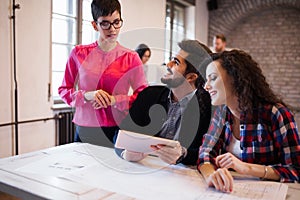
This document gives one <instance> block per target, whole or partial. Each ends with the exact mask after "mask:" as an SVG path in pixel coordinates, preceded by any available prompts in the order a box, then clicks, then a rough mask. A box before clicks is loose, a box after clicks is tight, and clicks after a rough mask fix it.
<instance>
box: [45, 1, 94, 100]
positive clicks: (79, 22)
mask: <svg viewBox="0 0 300 200" xmlns="http://www.w3.org/2000/svg"><path fill="white" fill-rule="evenodd" d="M70 1H72V2H75V5H76V6H75V8H76V12H75V15H74V16H71V15H66V14H62V13H57V12H54V11H53V0H51V50H50V51H51V72H50V73H51V86H50V88H51V89H50V95H49V97H51V98H52V99H53V105H57V104H65V103H64V101H63V100H62V99H61V98H60V97H59V96H54V95H53V93H54V90H55V89H57V88H53V85H55V84H54V79H53V77H54V75H53V73H60V72H62V71H60V70H56V69H55V70H54V66H53V53H52V50H53V45H64V46H69V47H67V51H68V56H69V55H70V53H71V51H72V49H73V48H74V47H75V46H76V45H78V44H82V41H83V39H82V37H83V23H84V22H87V21H89V20H87V19H84V18H83V2H84V1H86V0H69V2H70ZM89 12H90V10H89ZM56 16H61V17H67V18H70V19H74V20H75V30H74V31H75V33H73V31H71V32H69V33H68V36H70V35H71V34H76V36H75V42H74V44H73V43H72V42H71V43H70V42H69V41H68V42H67V43H60V42H54V41H53V34H52V30H53V23H52V22H53V18H55V17H56ZM69 30H70V29H69ZM93 37H95V38H96V36H93ZM67 59H68V57H67V58H66V60H65V62H67ZM64 68H65V65H64Z"/></svg>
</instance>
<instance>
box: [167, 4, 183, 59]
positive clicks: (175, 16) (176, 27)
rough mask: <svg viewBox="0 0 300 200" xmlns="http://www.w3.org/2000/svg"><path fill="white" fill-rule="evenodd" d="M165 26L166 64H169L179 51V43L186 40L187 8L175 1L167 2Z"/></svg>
mask: <svg viewBox="0 0 300 200" xmlns="http://www.w3.org/2000/svg"><path fill="white" fill-rule="evenodd" d="M165 24H166V25H165V27H166V41H165V49H166V50H165V63H167V62H168V61H169V60H170V59H171V58H172V57H173V56H174V53H176V52H177V51H178V50H179V47H178V45H177V43H178V42H180V41H181V40H183V39H185V38H186V32H185V6H184V5H182V4H179V3H176V2H175V1H171V0H169V1H167V5H166V22H165Z"/></svg>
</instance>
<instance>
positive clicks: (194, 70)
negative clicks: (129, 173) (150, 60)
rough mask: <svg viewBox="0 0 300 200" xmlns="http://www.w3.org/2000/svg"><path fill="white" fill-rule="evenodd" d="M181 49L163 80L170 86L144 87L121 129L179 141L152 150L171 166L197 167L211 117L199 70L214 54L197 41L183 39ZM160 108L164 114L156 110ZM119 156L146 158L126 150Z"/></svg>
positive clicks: (208, 100) (155, 146)
mask: <svg viewBox="0 0 300 200" xmlns="http://www.w3.org/2000/svg"><path fill="white" fill-rule="evenodd" d="M178 46H179V47H180V51H179V52H178V54H177V55H176V56H175V57H174V58H173V59H172V60H171V61H170V62H169V63H167V65H166V67H167V73H166V74H165V75H164V76H163V77H162V78H161V81H162V82H163V83H165V84H166V85H167V86H149V87H147V88H145V89H144V90H143V91H142V92H141V93H140V94H139V95H138V97H137V99H136V101H135V102H134V103H133V105H132V107H131V108H130V110H129V115H127V117H126V118H125V119H124V121H123V122H122V123H121V125H120V128H121V129H124V130H129V131H133V132H138V133H143V134H148V135H149V134H150V135H155V136H157V137H162V138H167V139H171V140H177V141H179V142H178V143H177V146H176V147H169V146H164V145H160V144H154V145H153V146H152V149H153V151H154V152H155V153H156V154H157V155H158V156H159V158H160V159H161V160H163V161H164V162H166V163H168V164H178V163H183V164H187V165H196V162H197V159H198V152H199V147H200V145H201V142H202V136H203V134H204V133H206V131H207V128H208V126H209V122H210V117H211V103H210V97H209V94H208V92H206V91H205V90H204V89H203V87H202V85H203V84H204V79H203V77H202V76H201V75H200V73H199V71H198V68H199V66H200V65H201V63H202V61H203V60H205V59H206V58H207V57H209V54H208V53H211V51H210V49H209V48H208V47H206V46H205V45H203V44H201V43H199V42H198V41H197V40H184V41H182V42H180V43H179V44H178ZM157 105H160V108H161V109H162V110H163V111H162V112H159V110H156V109H155V108H154V107H155V106H157ZM166 113H167V114H166ZM116 153H117V154H118V155H119V156H120V157H122V158H123V159H125V160H127V161H135V162H136V161H140V160H142V159H143V158H145V157H146V156H147V155H146V154H144V153H139V152H132V151H128V150H125V149H116Z"/></svg>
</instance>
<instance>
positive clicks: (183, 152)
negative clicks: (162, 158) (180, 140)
mask: <svg viewBox="0 0 300 200" xmlns="http://www.w3.org/2000/svg"><path fill="white" fill-rule="evenodd" d="M186 155H187V149H186V148H184V147H181V156H180V157H179V158H178V159H177V160H176V164H179V163H181V162H182V161H183V159H184V158H185V157H186Z"/></svg>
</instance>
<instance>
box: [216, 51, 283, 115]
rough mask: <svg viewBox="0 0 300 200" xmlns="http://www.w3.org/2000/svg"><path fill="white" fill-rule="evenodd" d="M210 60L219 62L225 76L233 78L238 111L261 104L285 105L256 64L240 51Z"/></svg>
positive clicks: (217, 55)
mask: <svg viewBox="0 0 300 200" xmlns="http://www.w3.org/2000/svg"><path fill="white" fill-rule="evenodd" d="M211 57H212V60H214V61H219V62H220V64H221V66H222V67H223V68H224V69H225V70H226V72H227V74H228V75H229V76H230V77H232V78H233V83H232V84H233V88H234V93H235V94H236V95H237V97H238V102H239V109H241V110H242V111H251V110H252V109H256V108H258V107H259V106H261V105H263V104H271V105H276V104H278V103H281V104H282V105H284V106H286V104H285V103H284V102H283V101H282V100H281V98H279V97H278V96H276V95H275V94H274V92H273V91H272V89H271V88H270V85H269V84H268V83H267V81H266V77H265V76H264V75H263V73H262V70H261V68H260V67H259V66H258V63H257V62H256V61H254V60H253V59H252V57H251V56H250V55H249V54H247V53H246V52H244V51H241V50H231V51H224V52H222V53H219V54H212V55H211Z"/></svg>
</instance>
